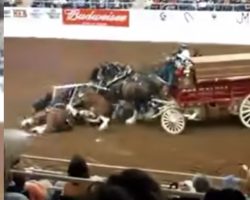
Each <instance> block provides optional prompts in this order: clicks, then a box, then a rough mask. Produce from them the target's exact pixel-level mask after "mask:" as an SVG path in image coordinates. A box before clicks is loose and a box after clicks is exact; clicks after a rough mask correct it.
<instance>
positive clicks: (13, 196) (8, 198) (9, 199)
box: [4, 192, 29, 200]
mask: <svg viewBox="0 0 250 200" xmlns="http://www.w3.org/2000/svg"><path fill="white" fill-rule="evenodd" d="M4 200H29V199H28V198H27V197H26V196H24V195H23V194H20V193H17V192H7V193H4Z"/></svg>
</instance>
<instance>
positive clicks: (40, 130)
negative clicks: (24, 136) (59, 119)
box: [31, 124, 47, 134]
mask: <svg viewBox="0 0 250 200" xmlns="http://www.w3.org/2000/svg"><path fill="white" fill-rule="evenodd" d="M46 128H47V124H44V125H41V126H36V127H34V128H32V129H31V132H33V133H38V134H43V133H44V132H45V130H46Z"/></svg>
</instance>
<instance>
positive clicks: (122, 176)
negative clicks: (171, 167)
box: [4, 130, 250, 200]
mask: <svg viewBox="0 0 250 200" xmlns="http://www.w3.org/2000/svg"><path fill="white" fill-rule="evenodd" d="M25 137H26V138H25ZM27 138H30V136H28V134H27V133H25V132H21V131H13V130H9V132H7V131H5V132H4V141H5V144H4V145H5V146H4V147H5V160H4V164H5V179H4V180H5V198H4V199H5V200H249V199H250V198H249V197H248V196H247V195H249V194H250V170H249V168H248V167H247V166H246V165H244V166H243V167H242V169H244V172H245V173H246V177H245V179H244V180H245V181H244V182H242V181H241V182H240V179H238V178H236V177H234V176H228V177H225V178H224V179H223V181H222V185H221V186H220V187H218V186H216V187H215V185H213V182H212V180H210V179H209V178H208V177H207V176H205V175H200V174H199V175H196V176H194V177H193V178H192V179H191V180H185V181H181V182H174V183H170V184H165V183H164V186H163V185H160V184H159V182H157V181H156V180H155V179H154V178H153V177H152V176H151V175H150V174H148V173H146V172H144V171H142V170H139V169H126V170H124V171H121V172H116V173H111V175H109V176H108V177H99V176H96V175H95V176H92V173H91V171H90V169H89V167H88V165H87V163H86V161H85V159H84V158H83V157H82V156H80V155H74V156H73V157H72V159H71V161H70V163H69V165H68V167H67V171H66V172H65V174H67V177H69V178H71V180H66V181H65V179H63V180H64V181H59V180H55V178H54V180H53V181H51V180H45V179H40V180H38V179H36V180H34V177H33V179H32V177H31V174H30V175H29V177H27V176H25V175H24V174H23V173H19V174H18V173H12V174H11V173H9V169H10V168H12V169H13V168H18V166H19V167H20V165H18V164H19V163H20V154H21V153H22V152H23V151H24V148H25V147H27V146H28V145H27V144H28V142H27ZM29 143H30V141H29ZM44 173H45V172H44ZM54 174H56V173H54ZM79 178H81V179H84V180H85V181H79ZM169 191H183V192H184V191H185V192H186V193H184V194H182V195H180V194H174V195H173V193H172V194H170V192H169ZM187 192H188V194H189V195H188V196H189V197H185V194H187ZM190 193H192V194H199V195H201V196H197V197H196V196H195V195H193V197H190Z"/></svg>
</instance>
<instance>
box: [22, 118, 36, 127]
mask: <svg viewBox="0 0 250 200" xmlns="http://www.w3.org/2000/svg"><path fill="white" fill-rule="evenodd" d="M32 122H33V119H32V118H24V119H23V120H22V121H21V123H20V126H21V128H23V129H26V128H30V127H31V126H32Z"/></svg>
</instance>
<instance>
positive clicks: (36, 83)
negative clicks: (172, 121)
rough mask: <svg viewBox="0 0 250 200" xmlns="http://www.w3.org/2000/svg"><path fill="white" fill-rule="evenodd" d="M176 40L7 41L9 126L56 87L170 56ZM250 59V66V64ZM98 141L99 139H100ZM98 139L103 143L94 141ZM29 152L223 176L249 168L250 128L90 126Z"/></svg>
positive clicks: (218, 124)
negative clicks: (97, 70) (103, 66)
mask: <svg viewBox="0 0 250 200" xmlns="http://www.w3.org/2000/svg"><path fill="white" fill-rule="evenodd" d="M175 47H176V45H175V44H150V43H121V42H119V43H118V42H100V41H88V42H86V41H62V40H37V39H6V40H5V127H8V128H18V123H19V120H20V119H21V118H22V116H25V115H26V114H28V113H29V111H30V105H31V103H32V102H33V101H34V100H35V99H36V98H38V97H39V96H41V95H43V94H44V93H45V92H46V91H47V90H48V89H49V88H50V86H51V85H54V84H66V83H74V82H84V81H85V80H86V78H87V77H88V75H89V73H90V71H91V70H92V68H93V67H94V66H96V65H97V64H98V63H100V62H102V61H107V60H108V61H111V60H113V61H120V62H125V63H130V64H133V65H134V66H136V67H138V68H139V67H142V66H143V65H146V64H150V63H153V62H155V61H157V60H158V59H160V58H161V57H162V52H164V51H165V52H167V53H170V52H171V51H172V50H173V49H174V48H175ZM192 47H195V48H199V49H200V51H201V53H202V54H203V55H204V54H217V53H218V54H220V53H242V52H249V51H250V46H249V47H233V46H214V45H210V46H208V45H196V46H192ZM249 64H250V63H249ZM97 139H98V140H97ZM97 141H98V142H97ZM27 153H29V154H33V155H40V156H50V157H59V158H70V156H71V155H72V154H74V153H80V154H82V155H84V156H85V157H86V158H87V159H88V160H91V161H93V160H95V161H96V162H99V163H106V164H117V165H125V166H143V167H148V168H157V169H163V170H175V171H186V172H194V171H199V172H205V173H208V174H214V175H222V174H228V173H235V174H237V173H238V172H239V164H240V163H247V164H249V165H250V130H247V129H245V128H244V127H243V126H242V125H241V123H240V121H239V120H238V119H237V118H232V119H217V120H215V121H209V122H208V121H207V122H204V123H195V124H193V123H192V124H191V123H189V124H188V127H187V129H186V132H185V134H184V135H181V136H178V137H171V136H168V135H166V134H165V133H164V132H163V131H162V130H161V127H160V122H159V124H146V125H145V124H139V125H135V126H125V125H119V124H113V125H112V126H111V127H110V130H109V131H107V132H103V133H100V132H98V131H97V130H96V129H95V128H92V127H76V128H75V130H74V131H72V132H68V133H61V134H51V135H46V136H43V137H40V138H37V139H35V141H34V143H33V145H32V147H31V148H30V149H29V150H28V152H27Z"/></svg>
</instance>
